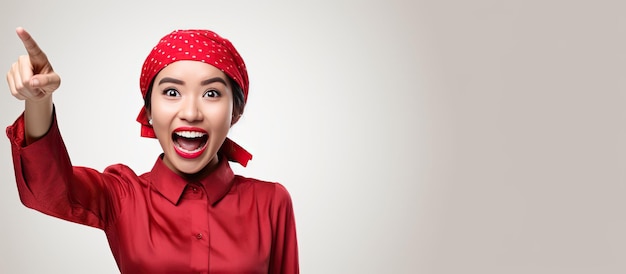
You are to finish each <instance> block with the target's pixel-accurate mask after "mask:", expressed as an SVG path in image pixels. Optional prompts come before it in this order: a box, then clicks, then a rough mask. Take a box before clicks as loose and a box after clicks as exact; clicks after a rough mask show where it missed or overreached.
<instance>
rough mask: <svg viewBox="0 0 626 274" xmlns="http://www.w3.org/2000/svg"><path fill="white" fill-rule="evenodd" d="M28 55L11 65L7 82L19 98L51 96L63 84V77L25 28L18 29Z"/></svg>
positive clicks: (12, 92) (38, 99) (37, 98)
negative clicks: (55, 70) (56, 71)
mask: <svg viewBox="0 0 626 274" xmlns="http://www.w3.org/2000/svg"><path fill="white" fill-rule="evenodd" d="M16 32H17V36H18V37H19V38H20V39H21V40H22V43H24V47H25V48H26V52H27V53H28V55H22V56H20V57H19V58H18V60H17V62H15V63H13V65H11V69H10V70H9V72H8V73H7V82H8V83H9V89H10V90H11V94H13V96H14V97H15V98H17V99H20V100H27V101H41V100H43V99H45V98H48V97H50V95H51V94H52V92H54V91H55V90H56V89H57V88H59V86H60V85H61V78H60V77H59V75H58V74H56V73H55V72H54V70H53V69H52V65H50V62H49V61H48V58H47V57H46V54H45V53H44V52H43V51H42V50H41V49H40V48H39V46H38V45H37V43H36V42H35V40H34V39H33V38H32V37H31V36H30V34H28V32H26V30H24V29H23V28H17V29H16Z"/></svg>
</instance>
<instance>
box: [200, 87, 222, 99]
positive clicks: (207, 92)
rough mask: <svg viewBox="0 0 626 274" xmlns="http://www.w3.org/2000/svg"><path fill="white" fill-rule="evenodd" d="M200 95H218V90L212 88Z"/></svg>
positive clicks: (213, 96)
mask: <svg viewBox="0 0 626 274" xmlns="http://www.w3.org/2000/svg"><path fill="white" fill-rule="evenodd" d="M202 97H212V98H215V97H220V92H219V91H217V90H214V89H210V90H207V91H206V92H205V93H204V95H202Z"/></svg>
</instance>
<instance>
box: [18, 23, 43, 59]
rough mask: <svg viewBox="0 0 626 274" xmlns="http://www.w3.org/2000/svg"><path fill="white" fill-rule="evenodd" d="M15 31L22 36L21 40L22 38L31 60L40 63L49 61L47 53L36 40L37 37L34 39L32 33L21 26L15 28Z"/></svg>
mask: <svg viewBox="0 0 626 274" xmlns="http://www.w3.org/2000/svg"><path fill="white" fill-rule="evenodd" d="M15 32H16V33H17V36H18V37H19V38H20V40H22V43H23V44H24V48H26V52H27V53H28V56H29V57H30V60H31V61H34V62H38V63H45V62H47V58H46V55H45V54H44V53H43V51H42V50H41V48H39V46H38V45H37V42H35V39H33V37H32V36H30V34H29V33H28V32H27V31H26V30H25V29H24V28H22V27H19V28H17V29H16V30H15Z"/></svg>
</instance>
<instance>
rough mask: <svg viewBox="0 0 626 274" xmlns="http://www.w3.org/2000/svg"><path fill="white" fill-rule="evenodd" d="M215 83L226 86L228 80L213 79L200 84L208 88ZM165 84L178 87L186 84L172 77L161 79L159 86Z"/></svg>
mask: <svg viewBox="0 0 626 274" xmlns="http://www.w3.org/2000/svg"><path fill="white" fill-rule="evenodd" d="M215 82H219V83H222V84H224V85H225V86H226V80H224V78H222V77H213V78H209V79H206V80H204V81H202V82H200V85H203V86H206V85H208V84H211V83H215ZM164 83H172V84H177V85H184V84H185V82H184V81H182V80H179V79H176V78H171V77H164V78H163V79H161V81H159V85H162V84H164Z"/></svg>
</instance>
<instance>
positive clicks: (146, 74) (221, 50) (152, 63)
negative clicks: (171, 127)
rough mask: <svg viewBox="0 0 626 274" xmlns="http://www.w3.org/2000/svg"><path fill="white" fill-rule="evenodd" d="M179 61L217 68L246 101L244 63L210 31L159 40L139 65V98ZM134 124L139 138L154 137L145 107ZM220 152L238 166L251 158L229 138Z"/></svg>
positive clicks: (175, 33)
mask: <svg viewBox="0 0 626 274" xmlns="http://www.w3.org/2000/svg"><path fill="white" fill-rule="evenodd" d="M180 60H193V61H199V62H203V63H207V64H210V65H212V66H214V67H216V68H218V69H220V70H221V71H223V72H224V73H225V74H226V75H228V76H229V77H230V78H232V79H233V80H234V81H235V82H236V83H237V84H238V85H239V86H240V87H241V89H242V90H243V96H244V102H245V101H246V100H247V99H248V72H247V70H246V64H245V63H244V62H243V59H242V58H241V56H239V53H238V52H237V50H236V49H235V47H234V46H233V45H232V44H231V43H230V41H228V40H227V39H225V38H222V37H221V36H219V35H218V34H216V33H214V32H212V31H210V30H176V31H173V32H172V33H170V34H168V35H166V36H164V37H163V38H161V40H160V41H159V43H158V44H157V45H156V46H155V47H154V48H153V49H152V51H151V52H150V54H149V55H148V57H147V58H146V61H145V62H144V63H143V68H142V70H141V78H140V79H139V86H140V88H141V95H142V97H143V98H145V97H146V94H147V93H148V89H149V88H150V83H151V82H152V80H153V79H154V77H156V75H157V74H158V73H159V72H160V71H161V70H162V69H163V68H165V67H166V66H167V65H169V64H171V63H174V62H176V61H180ZM137 122H139V123H141V136H142V137H149V138H156V135H155V134H154V130H153V129H152V126H151V125H150V123H149V122H148V115H147V111H146V109H145V107H142V108H141V112H140V113H139V116H138V117H137ZM220 152H221V153H223V154H224V155H225V156H226V157H228V160H230V161H235V162H238V163H240V164H241V165H242V166H246V165H247V164H248V161H249V160H250V159H252V155H251V154H250V153H249V152H248V151H246V150H245V149H243V148H242V147H240V146H239V145H237V144H236V143H235V142H233V141H232V140H230V139H229V138H226V140H225V141H224V144H222V147H221V148H220Z"/></svg>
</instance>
